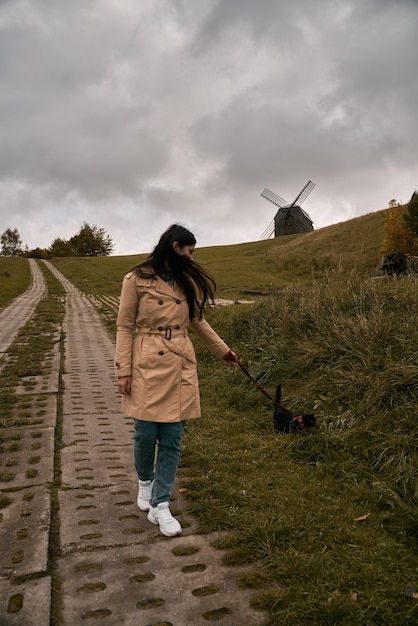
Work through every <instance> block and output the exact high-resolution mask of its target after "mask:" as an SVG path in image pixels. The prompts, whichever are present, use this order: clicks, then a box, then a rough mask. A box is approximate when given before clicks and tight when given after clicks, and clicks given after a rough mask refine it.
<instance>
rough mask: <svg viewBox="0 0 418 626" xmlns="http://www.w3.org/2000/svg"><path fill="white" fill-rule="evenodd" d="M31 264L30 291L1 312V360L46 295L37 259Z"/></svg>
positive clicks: (31, 260) (30, 260)
mask: <svg viewBox="0 0 418 626" xmlns="http://www.w3.org/2000/svg"><path fill="white" fill-rule="evenodd" d="M29 264H30V270H31V274H32V282H31V285H30V287H29V289H27V290H26V291H25V293H23V294H22V295H21V296H19V297H18V298H15V299H14V300H13V302H11V304H9V306H6V307H5V308H4V309H2V310H1V311H0V359H1V357H2V356H3V355H4V353H5V352H6V350H7V349H8V348H9V347H10V345H11V344H12V342H13V340H14V338H15V337H16V335H17V333H18V332H19V330H20V328H21V327H22V326H24V325H25V324H26V322H27V321H28V319H29V318H30V317H31V315H32V313H33V311H34V309H35V307H36V305H37V304H38V302H39V300H40V299H41V298H42V296H43V295H44V293H45V289H46V284H45V279H44V276H43V274H42V272H41V270H40V268H39V265H38V264H37V262H36V261H35V259H29ZM0 371H1V365H0Z"/></svg>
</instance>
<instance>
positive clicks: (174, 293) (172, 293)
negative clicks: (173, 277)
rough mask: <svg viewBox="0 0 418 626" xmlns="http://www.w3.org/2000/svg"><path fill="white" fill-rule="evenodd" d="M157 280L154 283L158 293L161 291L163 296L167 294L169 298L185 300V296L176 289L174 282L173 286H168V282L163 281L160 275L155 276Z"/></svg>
mask: <svg viewBox="0 0 418 626" xmlns="http://www.w3.org/2000/svg"><path fill="white" fill-rule="evenodd" d="M156 280H157V282H156V285H155V290H156V291H157V292H158V293H162V294H164V295H165V296H169V297H170V298H175V299H176V300H185V299H186V296H185V295H184V293H183V292H182V291H181V290H180V289H178V287H177V285H176V284H174V288H173V287H170V285H169V284H168V283H166V282H165V280H163V279H162V278H161V277H160V276H157V279H156Z"/></svg>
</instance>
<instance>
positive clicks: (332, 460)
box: [4, 212, 418, 626]
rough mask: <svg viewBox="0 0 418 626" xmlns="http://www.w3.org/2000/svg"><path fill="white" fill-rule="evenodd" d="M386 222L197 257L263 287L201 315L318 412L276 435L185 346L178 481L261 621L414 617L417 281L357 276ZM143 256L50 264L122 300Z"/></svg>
mask: <svg viewBox="0 0 418 626" xmlns="http://www.w3.org/2000/svg"><path fill="white" fill-rule="evenodd" d="M383 216H384V212H378V213H374V214H369V215H365V216H363V217H361V218H357V219H355V220H350V221H349V222H345V223H342V224H337V225H334V226H330V227H327V228H324V229H321V230H318V231H314V232H313V233H309V234H307V235H302V236H296V237H289V238H283V239H279V240H269V241H262V242H253V243H248V244H238V245H235V246H219V247H214V248H202V249H199V248H198V249H197V251H196V255H195V258H196V260H197V261H199V262H201V263H202V264H204V265H205V266H206V267H208V269H209V270H210V271H211V272H212V273H213V274H214V276H215V279H216V281H217V283H218V292H217V295H218V297H228V298H237V297H238V296H240V295H241V293H242V292H243V291H245V290H248V289H260V290H263V291H266V292H272V293H274V294H275V295H273V296H262V297H259V298H257V303H256V304H255V305H254V306H251V307H248V306H245V307H241V306H237V305H234V306H231V307H228V308H222V309H216V310H215V311H212V312H211V313H210V314H209V316H208V317H209V320H210V322H211V324H212V325H213V326H214V328H215V329H216V330H217V331H218V332H219V333H220V334H221V336H223V337H224V338H225V340H226V341H227V342H228V343H229V344H230V345H231V347H233V348H234V349H235V350H236V351H237V353H238V355H239V357H240V358H241V360H242V361H243V362H244V364H245V365H246V366H247V367H248V369H249V370H250V372H251V373H252V374H253V375H254V376H255V377H256V379H257V380H258V381H259V382H260V383H261V384H262V385H264V386H265V387H266V389H267V390H268V391H269V392H270V393H271V394H274V391H275V387H276V385H277V384H278V383H279V382H280V383H281V384H282V394H283V395H282V402H283V404H284V405H285V406H287V407H289V408H290V409H293V410H294V411H296V412H310V411H312V410H314V411H315V414H316V418H317V426H316V427H315V428H314V429H312V430H311V431H309V432H307V433H304V434H300V435H282V434H278V433H276V432H275V431H274V429H273V407H272V405H271V404H270V403H269V401H268V400H267V399H266V398H265V397H264V396H263V395H262V394H261V393H260V392H259V391H258V390H257V389H256V387H255V386H254V385H252V384H251V382H250V381H249V380H248V379H247V378H246V377H245V376H244V375H243V374H242V372H240V371H239V370H238V369H236V368H226V367H225V366H224V364H223V363H219V362H217V361H215V360H214V359H213V358H212V356H211V355H210V354H209V353H208V352H207V351H206V350H205V348H203V347H202V346H201V345H199V344H198V343H196V351H197V355H198V362H199V366H198V367H199V376H200V383H201V396H202V414H203V417H202V419H199V420H192V421H191V422H189V423H188V424H187V428H186V431H185V437H184V450H183V454H182V460H181V467H180V470H179V474H180V476H181V481H182V484H183V485H184V486H186V487H187V488H188V492H187V495H188V497H189V501H190V507H191V510H192V511H193V512H194V513H195V514H196V515H197V516H198V518H199V521H200V528H201V530H202V532H206V531H210V530H216V529H226V530H230V535H229V536H228V537H227V538H224V539H223V540H222V545H221V546H219V547H220V548H223V549H225V556H224V560H225V562H226V563H229V564H231V565H233V564H240V563H246V564H250V565H251V564H252V568H253V571H252V572H250V573H249V574H246V575H245V576H243V577H242V578H241V581H240V582H241V585H242V586H245V587H249V588H251V589H252V590H253V604H254V606H256V607H259V608H264V609H268V610H269V611H270V613H271V616H272V617H271V622H270V623H272V624H281V625H289V626H290V625H292V626H293V625H295V626H296V625H298V626H300V625H302V624H303V625H307V624H312V625H318V624H320V625H324V626H331V625H336V624H338V625H345V626H352V625H357V624H358V625H359V626H360V625H361V626H364V625H366V626H367V625H370V626H374V625H376V624H377V625H381V626H383V625H388V626H389V625H392V624H402V625H404V626H408V625H411V626H412V625H413V624H416V623H418V600H417V599H415V598H414V597H413V596H412V595H411V590H413V588H414V587H418V567H417V558H416V557H417V555H416V549H417V543H418V513H417V510H418V509H417V499H418V450H417V440H418V438H417V434H418V433H417V397H418V319H417V294H418V285H417V277H416V276H415V277H414V276H406V277H401V278H393V279H390V278H383V279H373V280H368V279H367V278H368V276H369V275H370V274H372V273H373V272H374V271H375V270H376V268H377V267H378V265H379V262H380V253H379V249H380V246H381V242H382V240H383ZM144 256H145V255H142V256H136V257H105V258H96V259H55V260H54V263H55V264H56V266H57V267H58V269H60V270H61V271H62V272H63V273H64V274H66V275H67V276H68V278H69V279H70V280H72V281H73V282H74V283H75V284H76V285H77V286H78V287H79V288H80V289H82V290H83V291H85V292H86V293H89V294H95V295H109V296H118V295H119V290H120V284H121V278H122V276H123V274H124V273H125V272H126V271H127V270H128V269H130V268H131V267H132V266H133V265H135V264H136V263H137V262H138V261H139V260H141V259H142V258H144ZM113 315H115V310H114V311H113ZM105 317H106V320H107V323H108V324H110V325H112V323H113V322H112V320H111V314H110V313H109V310H108V311H106V316H105ZM4 401H5V402H6V406H9V405H8V404H7V403H8V402H9V403H11V404H12V400H11V399H10V398H9V399H7V398H6V397H5V400H4ZM5 506H7V504H6V503H5Z"/></svg>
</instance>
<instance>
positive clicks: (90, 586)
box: [0, 262, 267, 626]
mask: <svg viewBox="0 0 418 626" xmlns="http://www.w3.org/2000/svg"><path fill="white" fill-rule="evenodd" d="M46 263H47V265H48V267H49V268H50V269H51V271H52V272H53V273H54V275H55V276H56V277H57V278H58V279H59V280H60V281H61V282H62V284H63V285H64V288H65V291H66V313H65V320H64V325H63V333H64V367H63V371H62V372H61V375H62V381H63V387H64V391H63V396H62V411H60V412H57V396H58V373H59V372H58V370H59V366H58V363H59V356H60V355H59V343H57V344H56V351H58V353H57V352H56V353H55V354H54V355H52V357H51V358H52V359H55V362H56V363H57V366H56V367H55V368H53V371H52V373H51V374H50V375H49V380H48V381H47V383H45V381H43V386H42V388H43V389H45V388H46V389H47V390H48V392H47V393H46V394H45V393H43V395H42V398H43V399H44V409H43V413H42V419H40V420H38V423H37V424H35V425H32V426H29V427H16V428H14V429H11V430H10V431H9V430H8V431H7V439H6V441H5V442H4V443H5V445H4V447H3V448H2V451H1V454H0V459H1V466H2V467H5V466H11V465H12V464H13V467H14V469H15V470H16V471H15V472H14V473H15V476H14V478H13V479H12V480H11V481H10V482H8V483H7V487H8V489H9V490H8V491H6V490H3V491H2V493H1V497H2V498H8V499H9V500H10V503H9V504H8V505H7V506H5V508H3V509H2V511H1V516H0V520H1V523H0V533H1V544H0V624H1V625H2V626H3V625H15V624H16V625H19V626H35V625H36V626H49V625H50V624H53V625H54V626H75V625H78V624H85V623H86V621H87V622H88V621H91V620H93V621H94V623H96V622H97V623H100V624H103V625H104V626H108V625H112V626H113V625H116V624H117V625H119V624H124V625H125V624H126V625H130V624H132V625H133V624H135V625H138V626H170V625H172V626H200V625H202V626H203V625H207V624H208V623H211V622H214V621H216V622H218V623H219V624H222V626H236V625H237V624H240V623H242V622H245V623H246V626H253V625H254V626H256V625H261V624H266V623H267V621H266V620H267V618H266V616H265V614H262V613H260V612H255V611H253V610H252V609H251V608H250V605H249V599H250V596H251V595H252V592H250V591H248V590H245V589H241V588H239V587H238V586H237V585H236V579H237V577H238V576H239V575H240V574H242V573H243V572H245V568H241V567H224V566H223V565H222V557H223V555H224V552H223V551H222V550H219V549H216V548H215V547H214V546H213V542H214V541H215V540H216V539H217V538H219V537H220V536H221V533H212V534H206V535H199V534H197V532H196V531H197V524H196V520H195V519H194V518H193V517H191V516H190V515H188V514H187V503H186V502H185V500H184V499H183V497H182V495H181V494H180V493H179V491H178V485H176V486H175V489H174V493H173V496H174V498H173V502H172V506H171V508H172V510H173V512H174V513H175V514H176V516H177V517H178V519H179V520H180V521H181V523H182V526H183V535H182V536H180V537H176V538H172V539H168V538H165V537H163V536H162V535H161V534H160V533H159V530H158V528H157V527H156V526H154V525H152V524H150V523H149V522H148V521H147V517H146V513H143V512H142V511H140V510H139V509H138V508H137V507H136V491H137V479H136V476H135V472H134V469H133V462H132V446H131V440H132V432H133V427H132V420H131V419H128V418H126V417H125V416H123V415H122V414H121V413H120V412H119V396H118V394H117V393H116V385H115V380H114V375H113V352H114V345H113V342H112V341H111V339H110V338H109V335H108V334H107V331H106V330H105V328H104V326H103V324H102V322H101V320H100V317H99V315H98V313H97V311H96V309H95V308H94V306H93V304H92V303H91V302H90V300H89V299H88V298H87V297H86V296H85V295H83V294H82V293H81V292H80V291H78V290H77V289H76V288H75V287H74V286H73V285H72V284H71V283H70V282H69V281H68V280H67V279H66V278H65V277H64V276H63V275H62V274H60V273H59V272H58V271H57V270H56V269H55V268H54V267H53V266H52V265H51V264H50V263H48V262H46ZM34 276H36V273H34ZM32 302H34V300H32ZM32 306H33V305H32ZM7 324H8V315H3V316H1V317H0V337H2V336H3V335H4V332H5V329H6V328H8V326H7ZM17 392H18V393H23V394H25V393H27V392H26V391H25V389H24V388H23V389H21V390H17ZM31 394H32V397H33V398H39V396H38V395H36V388H35V389H33V390H32V391H31V392H29V393H27V396H28V397H29V396H30V395H31ZM45 398H46V399H45ZM34 403H35V400H33V402H32V404H34ZM17 440H18V441H19V443H18V445H15V443H16V441H17ZM34 444H35V446H34ZM34 450H36V452H34ZM54 453H55V462H56V464H57V467H58V468H59V469H60V472H59V474H60V477H61V478H60V481H59V485H58V489H56V488H55V491H54V489H51V484H52V481H53V477H54ZM35 455H36V457H35ZM31 458H32V459H34V458H36V459H37V461H36V463H37V464H36V468H37V470H36V472H34V471H33V470H32V472H31V471H30V470H28V468H30V467H32V468H33V467H34V466H33V465H32V466H31V465H30V464H28V463H30V459H31ZM10 488H11V491H10ZM51 512H52V517H51ZM51 519H52V520H53V523H52V526H51ZM58 531H59V540H58V546H56V547H55V549H54V550H52V551H50V552H49V550H50V546H49V543H50V537H51V534H52V533H53V532H55V533H56V532H58ZM51 606H52V613H51Z"/></svg>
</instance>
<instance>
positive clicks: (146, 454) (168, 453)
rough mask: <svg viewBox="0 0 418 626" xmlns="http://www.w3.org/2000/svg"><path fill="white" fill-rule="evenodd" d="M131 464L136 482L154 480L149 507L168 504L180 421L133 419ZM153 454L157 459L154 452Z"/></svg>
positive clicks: (177, 454)
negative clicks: (136, 477)
mask: <svg viewBox="0 0 418 626" xmlns="http://www.w3.org/2000/svg"><path fill="white" fill-rule="evenodd" d="M134 428H135V429H134V462H135V469H136V472H137V474H138V478H139V480H154V486H153V488H152V494H151V500H150V505H151V506H152V507H155V506H157V504H159V503H160V502H169V501H170V491H171V487H172V486H173V483H174V481H175V478H176V472H177V466H178V462H179V458H180V450H181V437H182V434H183V428H184V422H170V423H167V424H166V423H163V422H143V421H142V420H137V419H134ZM156 451H157V457H155V452H156Z"/></svg>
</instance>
